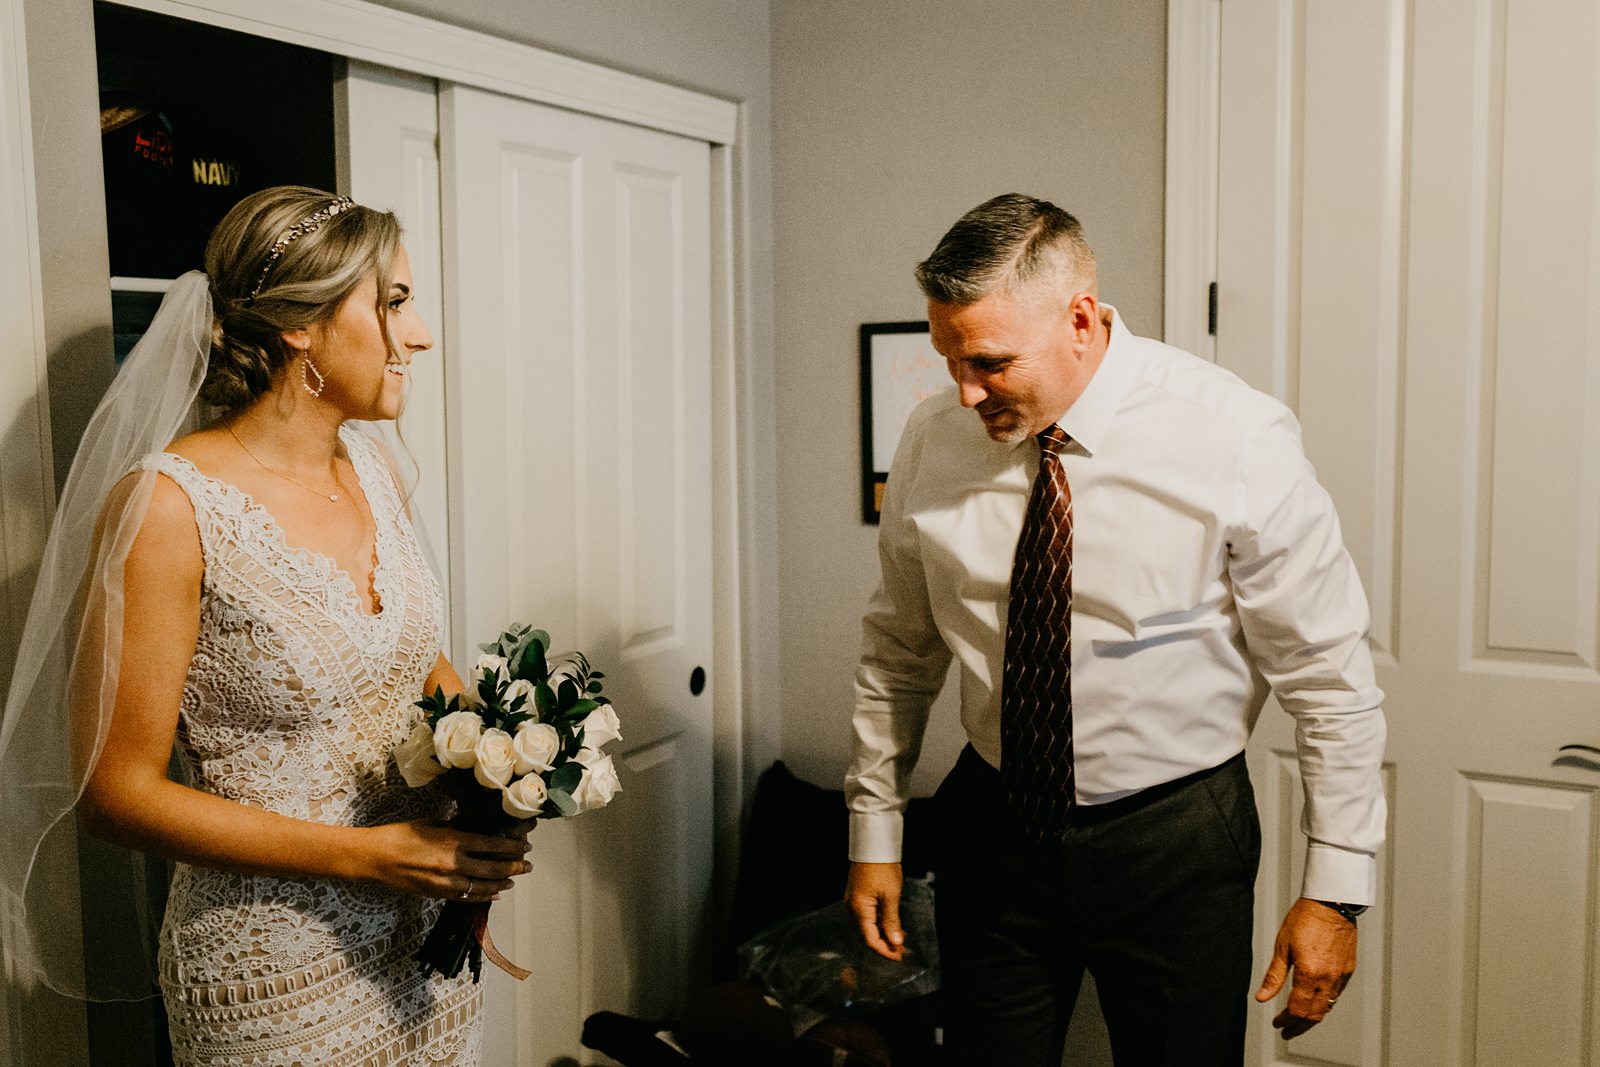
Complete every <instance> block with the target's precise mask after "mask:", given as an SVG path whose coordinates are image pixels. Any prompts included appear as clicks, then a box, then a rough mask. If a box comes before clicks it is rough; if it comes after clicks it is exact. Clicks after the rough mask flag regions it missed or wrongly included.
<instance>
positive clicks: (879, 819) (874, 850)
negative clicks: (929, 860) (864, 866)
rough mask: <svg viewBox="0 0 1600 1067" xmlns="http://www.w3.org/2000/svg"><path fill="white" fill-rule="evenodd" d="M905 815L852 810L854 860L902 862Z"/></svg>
mask: <svg viewBox="0 0 1600 1067" xmlns="http://www.w3.org/2000/svg"><path fill="white" fill-rule="evenodd" d="M904 830H905V818H904V817H903V816H902V815H901V814H900V813H899V812H883V813H875V814H866V813H863V812H858V811H853V812H851V813H850V862H851V863H899V862H900V838H901V835H902V834H903V832H904Z"/></svg>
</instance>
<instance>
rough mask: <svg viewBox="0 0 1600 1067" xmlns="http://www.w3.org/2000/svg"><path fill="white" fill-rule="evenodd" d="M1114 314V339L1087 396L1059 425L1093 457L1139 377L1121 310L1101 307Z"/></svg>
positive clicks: (1134, 354) (1085, 388) (1112, 330)
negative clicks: (1119, 311) (1119, 312)
mask: <svg viewBox="0 0 1600 1067" xmlns="http://www.w3.org/2000/svg"><path fill="white" fill-rule="evenodd" d="M1100 306H1101V307H1102V308H1104V309H1105V310H1107V311H1109V312H1111V327H1110V329H1111V339H1110V341H1109V342H1108V343H1107V344H1106V354H1105V356H1104V357H1103V358H1102V359H1101V360H1100V366H1099V367H1097V368H1095V372H1094V376H1093V377H1091V378H1090V379H1089V384H1088V385H1087V386H1085V387H1084V390H1083V393H1082V394H1081V395H1080V396H1079V397H1078V399H1077V400H1074V401H1073V402H1072V406H1071V407H1070V408H1068V409H1067V410H1066V413H1065V414H1063V415H1062V416H1061V417H1060V418H1059V419H1057V420H1056V425H1057V426H1059V427H1061V428H1062V429H1063V430H1065V431H1066V432H1067V436H1069V437H1071V438H1072V439H1073V440H1074V441H1076V442H1077V443H1078V446H1079V447H1080V448H1082V449H1083V450H1084V451H1085V452H1087V453H1088V454H1089V455H1091V456H1092V455H1094V454H1095V452H1096V451H1097V450H1098V449H1099V447H1100V442H1101V441H1103V440H1105V436H1106V432H1107V431H1108V430H1110V429H1111V420H1112V419H1114V418H1115V417H1116V414H1117V410H1118V409H1119V408H1121V407H1122V401H1123V399H1124V398H1125V397H1127V395H1128V390H1129V389H1131V388H1133V381H1134V378H1135V377H1136V376H1137V374H1138V358H1137V355H1136V353H1135V351H1134V343H1133V335H1132V334H1130V333H1128V329H1127V327H1126V326H1124V325H1123V324H1122V318H1121V317H1120V316H1119V315H1118V314H1117V309H1116V308H1114V307H1112V306H1111V305H1110V304H1101V305H1100Z"/></svg>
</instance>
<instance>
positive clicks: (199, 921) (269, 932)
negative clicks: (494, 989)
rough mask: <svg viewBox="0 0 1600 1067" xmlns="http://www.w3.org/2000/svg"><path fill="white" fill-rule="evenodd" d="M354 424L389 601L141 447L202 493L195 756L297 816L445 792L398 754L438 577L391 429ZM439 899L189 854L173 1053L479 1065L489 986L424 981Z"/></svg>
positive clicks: (172, 1006)
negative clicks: (424, 950)
mask: <svg viewBox="0 0 1600 1067" xmlns="http://www.w3.org/2000/svg"><path fill="white" fill-rule="evenodd" d="M341 438H342V439H343V441H344V443H345V447H346V448H347V450H348V451H349V454H350V460H351V463H352V464H353V466H354V467H355V472H356V477H357V479H358V480H359V482H360V485H361V489H362V492H363V493H364V494H365V496H366V498H367V503H368V506H369V507H370V509H371V512H372V516H373V519H374V522H375V525H376V538H375V546H374V561H373V565H374V571H373V579H372V584H373V589H374V592H375V594H376V598H377V604H378V606H379V608H380V610H378V611H377V612H376V613H373V612H370V611H369V610H368V608H369V607H370V605H369V604H368V603H367V602H366V600H365V598H364V597H363V596H361V595H360V594H359V593H358V592H357V588H356V585H355V582H354V581H353V580H352V578H351V576H350V575H349V574H347V573H345V572H344V571H343V570H341V569H340V568H339V567H338V566H337V565H336V564H335V563H334V561H333V560H331V559H329V558H328V557H326V556H323V555H320V554H318V553H315V552H310V551H307V550H304V549H300V548H296V547H294V546H292V545H290V544H288V542H287V541H286V540H285V537H284V534H283V530H282V529H281V528H280V527H279V526H278V524H277V523H276V521H275V520H274V519H273V518H272V516H271V514H269V513H268V512H267V511H266V510H265V509H264V508H262V507H261V506H260V505H258V504H256V503H255V502H254V501H253V500H252V499H251V498H250V497H249V496H247V495H246V494H245V493H244V492H242V491H241V490H239V489H238V488H236V487H234V486H232V485H229V484H227V483H225V482H222V481H218V480H217V479H214V478H210V477H208V476H206V475H205V474H203V473H201V472H200V471H199V469H198V468H196V467H195V466H194V465H193V464H192V463H190V462H189V461H188V460H186V459H184V458H182V457H180V456H177V455H174V454H172V453H161V454H159V455H156V456H151V457H148V458H147V459H146V460H144V461H143V463H142V464H141V466H143V467H145V468H146V469H155V470H158V471H159V472H161V473H162V474H164V475H166V476H167V477H169V478H171V479H172V480H173V481H174V482H176V483H177V484H178V485H179V486H180V487H181V488H182V489H183V490H184V492H185V493H186V494H187V495H188V497H189V500H190V502H191V503H192V504H193V505H194V511H195V521H196V525H197V526H198V528H199V532H200V545H201V551H202V556H203V559H204V564H205V573H204V578H203V580H202V584H201V609H200V612H201V619H200V632H199V639H198V641H197V643H196V647H195V655H194V660H193V662H192V663H191V665H190V667H189V672H188V677H187V680H186V682H185V684H184V690H183V704H182V710H181V715H180V719H179V726H178V742H179V746H178V747H179V752H180V756H181V760H182V763H183V767H184V771H185V772H186V774H187V776H188V778H189V780H190V783H191V784H192V785H194V786H195V787H196V788H199V789H202V790H204V791H206V792H210V793H215V794H217V795H218V796H222V797H226V798H228V799H230V800H235V801H238V802H239V803H242V804H248V805H251V806H253V807H259V808H264V809H266V810H268V811H274V812H278V813H280V814H283V815H287V816H290V817H293V818H296V819H306V820H311V821H315V822H322V823H332V824H340V825H348V826H371V825H377V824H381V823H387V822H396V821H401V820H406V819H415V818H424V817H431V816H437V815H439V814H440V813H441V805H442V804H443V798H442V797H441V796H440V795H439V794H438V793H436V792H434V791H433V790H431V789H423V790H413V789H410V788H408V787H407V786H406V784H405V782H404V781H403V780H402V779H401V778H400V776H399V773H398V771H397V770H396V769H395V766H394V761H393V759H392V758H391V755H390V753H391V752H392V751H393V749H394V747H395V746H396V745H397V744H398V743H399V742H400V741H401V740H403V739H404V737H405V734H406V732H407V731H408V730H409V728H410V725H411V723H412V722H413V721H414V720H415V717H416V715H417V714H418V712H417V710H416V709H415V708H414V707H413V706H412V705H413V702H414V701H415V700H417V699H418V698H419V697H420V696H421V694H422V688H423V682H424V680H425V679H426V678H427V676H428V674H429V672H430V671H431V670H432V668H433V665H434V662H435V659H436V658H437V656H438V653H439V649H440V646H441V623H440V613H441V599H440V594H439V586H438V583H437V581H436V580H435V579H434V577H433V575H432V573H431V572H430V571H429V569H428V566H427V563H426V561H425V559H424V558H423V556H422V553H421V551H420V549H419V547H418V544H417V539H416V537H415V535H414V533H413V531H412V529H411V526H410V522H409V520H408V519H407V517H406V514H405V510H404V507H403V504H402V501H401V499H400V496H399V492H398V489H397V487H396V485H395V483H394V480H393V477H392V476H391V474H390V471H389V468H388V466H387V464H386V463H385V461H384V459H383V456H382V454H381V453H380V452H379V450H378V446H377V444H376V443H375V442H374V441H372V440H371V439H370V438H368V437H366V436H365V435H364V434H362V433H360V432H359V431H357V430H355V429H354V428H349V427H347V428H345V429H344V430H342V431H341ZM361 577H362V578H363V579H365V577H366V576H365V575H362V576H361ZM436 908H437V905H436V904H435V902H432V901H426V900H422V899H420V898H416V897H409V896H403V895H399V894H396V893H393V892H392V891H390V890H387V889H384V888H382V887H380V886H377V885H374V884H369V883H355V882H343V881H337V880H332V879H317V878H278V877H269V876H262V875H245V874H235V873H230V872H223V871H217V870H213V869H209V868H202V867H194V866H189V865H186V864H178V865H177V866H176V869H175V871H174V875H173V883H172V888H171V892H170V895H169V899H168V906H167V914H166V921H165V923H164V925H163V928H162V945H161V975H162V987H163V993H164V995H165V997H166V1000H167V1006H168V1013H169V1017H170V1019H171V1026H172V1034H173V1043H174V1056H175V1058H176V1059H177V1060H178V1062H179V1063H206V1064H210V1063H226V1064H238V1065H241V1067H244V1065H256V1064H280V1063H281V1064H290V1063H317V1064H329V1065H332V1064H346V1063H349V1064H355V1063H363V1064H365V1063H401V1062H405V1063H411V1062H418V1063H475V1062H476V1053H475V1051H473V1050H474V1049H475V1045H476V1032H477V1018H476V1016H477V1011H476V1006H477V1002H478V997H477V989H476V987H475V986H470V985H462V984H461V983H460V981H451V982H445V981H442V980H438V979H434V980H432V981H423V980H422V979H420V978H418V977H417V975H416V971H417V967H416V964H415V963H414V962H413V961H412V959H411V958H410V957H411V954H412V953H413V952H414V951H415V948H416V945H417V943H418V942H419V940H420V938H421V936H422V935H423V934H425V933H426V930H427V924H429V923H431V921H432V918H433V915H434V914H435V911H436Z"/></svg>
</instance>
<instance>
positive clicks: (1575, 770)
mask: <svg viewBox="0 0 1600 1067" xmlns="http://www.w3.org/2000/svg"><path fill="white" fill-rule="evenodd" d="M1221 51H1222V63H1221V78H1222V85H1221V95H1220V99H1221V109H1222V113H1221V122H1220V130H1221V146H1220V166H1221V188H1220V194H1219V231H1220V232H1219V243H1218V260H1219V262H1218V282H1219V323H1218V340H1217V353H1218V361H1219V362H1220V363H1222V364H1224V365H1225V366H1228V367H1230V368H1232V369H1234V370H1236V371H1237V372H1239V373H1240V374H1242V375H1243V376H1244V377H1245V378H1247V379H1248V380H1250V381H1251V382H1252V383H1254V384H1256V385H1257V386H1259V387H1261V388H1263V389H1267V390H1268V391H1271V392H1274V393H1275V394H1276V395H1278V396H1279V397H1281V398H1283V399H1284V400H1286V401H1287V402H1288V403H1290V404H1291V405H1292V406H1294V407H1295V409H1296V411H1297V413H1298V414H1299V416H1300V419H1301V422H1302V426H1303V429H1304V434H1305V442H1306V450H1307V452H1308V454H1309V455H1310V456H1311V458H1312V460H1313V462H1314V463H1315V464H1316V466H1317V470H1318V473H1319V475H1320V477H1321V478H1322V480H1323V482H1324V484H1326V485H1327V486H1328V488H1329V490H1330V491H1331V492H1332V494H1333V496H1334V498H1335V500H1336V502H1337V504H1338V507H1339V511H1340V515H1341V517H1342V518H1343V520H1344V528H1345V536H1346V541H1347V544H1348V545H1349V547H1350V550H1351V554H1352V555H1353V556H1354V558H1355V560H1356V563H1357V566H1358V568H1359V570H1360V572H1361V575H1362V578H1363V581H1364V582H1365V584H1366V588H1367V590H1368V594H1369V597H1370V599H1371V601H1372V605H1373V643H1374V646H1375V651H1376V653H1377V656H1376V659H1377V663H1378V667H1379V683H1380V684H1381V685H1382V686H1383V688H1384V689H1385V691H1386V693H1387V695H1388V696H1387V700H1386V703H1385V708H1386V711H1387V712H1388V715H1389V723H1390V739H1389V750H1388V755H1387V760H1388V764H1387V766H1386V776H1387V780H1388V782H1389V802H1390V843H1389V845H1388V846H1387V847H1386V850H1385V853H1384V854H1383V856H1382V857H1381V861H1380V871H1381V874H1380V879H1379V896H1380V899H1379V904H1378V907H1377V908H1375V909H1374V910H1373V912H1371V913H1370V914H1369V915H1368V916H1367V917H1366V918H1364V919H1363V920H1362V923H1361V939H1362V945H1361V964H1360V971H1359V973H1358V977H1357V979H1356V984H1355V985H1353V986H1352V988H1351V990H1350V992H1348V993H1346V995H1345V996H1344V997H1343V998H1341V1004H1340V1006H1339V1009H1338V1010H1337V1011H1336V1012H1335V1013H1334V1015H1333V1016H1332V1017H1331V1018H1330V1020H1329V1021H1328V1022H1327V1023H1325V1024H1324V1025H1323V1026H1321V1027H1319V1028H1317V1029H1316V1030H1314V1031H1312V1032H1311V1033H1310V1034H1308V1035H1307V1036H1306V1037H1304V1038H1301V1039H1299V1040H1297V1041H1295V1042H1294V1043H1292V1044H1287V1045H1286V1044H1284V1043H1283V1042H1282V1041H1281V1040H1279V1039H1278V1038H1277V1037H1276V1036H1275V1034H1274V1033H1273V1031H1272V1030H1271V1028H1270V1025H1269V1020H1270V1017H1271V1014H1272V1012H1270V1011H1260V1012H1258V1013H1257V1015H1256V1016H1255V1018H1254V1023H1253V1027H1252V1034H1251V1039H1252V1049H1251V1056H1252V1062H1256V1063H1271V1064H1279V1063H1284V1064H1287V1063H1303V1062H1318V1063H1322V1062H1326V1063H1339V1064H1352V1065H1354V1064H1362V1065H1367V1064H1395V1065H1409V1064H1420V1063H1430V1064H1432V1063H1438V1064H1464V1065H1479V1067H1489V1065H1498V1064H1511V1063H1519V1064H1520V1063H1538V1064H1541V1065H1544V1064H1551V1065H1569V1064H1570V1065H1573V1067H1578V1065H1588V1067H1594V1065H1596V1064H1600V1042H1597V1040H1596V1037H1597V1034H1596V1019H1597V1017H1600V1013H1597V1006H1596V1005H1597V1001H1596V997H1597V986H1600V981H1597V979H1600V973H1597V966H1600V964H1597V959H1596V957H1597V955H1600V940H1597V924H1595V922H1594V921H1593V916H1594V901H1595V900H1596V899H1597V896H1596V886H1595V884H1594V881H1595V877H1596V874H1595V872H1596V860H1597V854H1600V853H1597V847H1600V846H1597V842H1600V825H1597V820H1596V818H1595V817H1594V815H1593V809H1594V805H1595V791H1596V789H1597V788H1600V773H1597V771H1596V769H1595V767H1594V766H1593V765H1589V764H1585V763H1584V762H1583V761H1581V760H1576V759H1572V758H1570V757H1567V758H1563V757H1562V755H1561V753H1560V751H1559V749H1560V746H1561V745H1563V744H1566V743H1571V742H1579V743H1587V744H1600V718H1597V716H1596V708H1597V707H1600V671H1597V669H1596V666H1597V664H1600V626H1597V619H1600V440H1597V437H1600V350H1597V347H1596V346H1597V344H1600V328H1597V327H1600V319H1597V318H1596V316H1597V315H1600V305H1597V304H1596V302H1595V301H1593V300H1592V299H1591V294H1592V293H1593V292H1595V291H1596V283H1597V282H1600V277H1597V276H1596V271H1597V269H1600V243H1597V242H1600V228H1597V226H1596V223H1597V222H1600V217H1597V214H1600V212H1597V207H1600V76H1597V74H1596V72H1597V70H1600V54H1597V53H1600V9H1596V8H1595V6H1594V5H1593V4H1592V3H1587V2H1583V0H1560V2H1554V3H1546V2H1542V0H1537V2H1536V0H1475V2H1473V3H1471V4H1461V3H1457V2H1451V0H1359V2H1351V3H1341V4H1331V3H1325V2H1319V0H1294V2H1278V0H1228V2H1227V3H1226V4H1224V5H1223V6H1222V31H1221ZM1251 766H1252V771H1253V773H1254V774H1255V775H1256V779H1257V781H1258V782H1259V783H1262V784H1263V788H1262V789H1261V790H1260V796H1261V806H1262V817H1263V822H1264V823H1265V825H1266V828H1267V833H1266V835H1265V836H1266V838H1267V841H1268V844H1267V847H1266V856H1265V859H1264V863H1263V874H1262V890H1263V891H1262V894H1261V898H1262V900H1263V902H1264V906H1263V907H1262V909H1261V915H1260V923H1259V929H1258V935H1257V956H1258V959H1260V960H1264V959H1265V954H1266V953H1267V952H1269V951H1270V948H1271V944H1272V935H1273V933H1274V932H1275V928H1276V925H1277V922H1278V921H1279V919H1280V917H1281V914H1282V909H1283V908H1284V907H1285V906H1286V905H1287V903H1288V901H1289V900H1290V899H1292V897H1293V896H1294V895H1295V894H1296V893H1298V891H1299V885H1298V882H1299V876H1300V858H1299V850H1300V849H1301V848H1302V847H1303V845H1302V843H1301V841H1300V836H1301V835H1300V833H1299V830H1298V818H1299V803H1300V801H1299V791H1298V785H1297V784H1296V783H1295V782H1294V781H1293V779H1294V770H1293V739H1292V733H1291V730H1290V729H1289V724H1288V722H1287V719H1286V717H1285V716H1282V715H1278V714H1276V713H1275V710H1269V712H1268V713H1267V714H1266V715H1264V716H1263V719H1262V723H1261V728H1260V729H1259V730H1258V731H1257V736H1256V739H1255V741H1254V742H1253V743H1252V752H1251ZM1266 902H1270V903H1271V906H1270V907H1269V906H1266ZM1276 1007H1277V1006H1276V1005H1275V1006H1274V1011H1275V1010H1276ZM1352 1009H1354V1010H1353V1011H1352Z"/></svg>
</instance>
